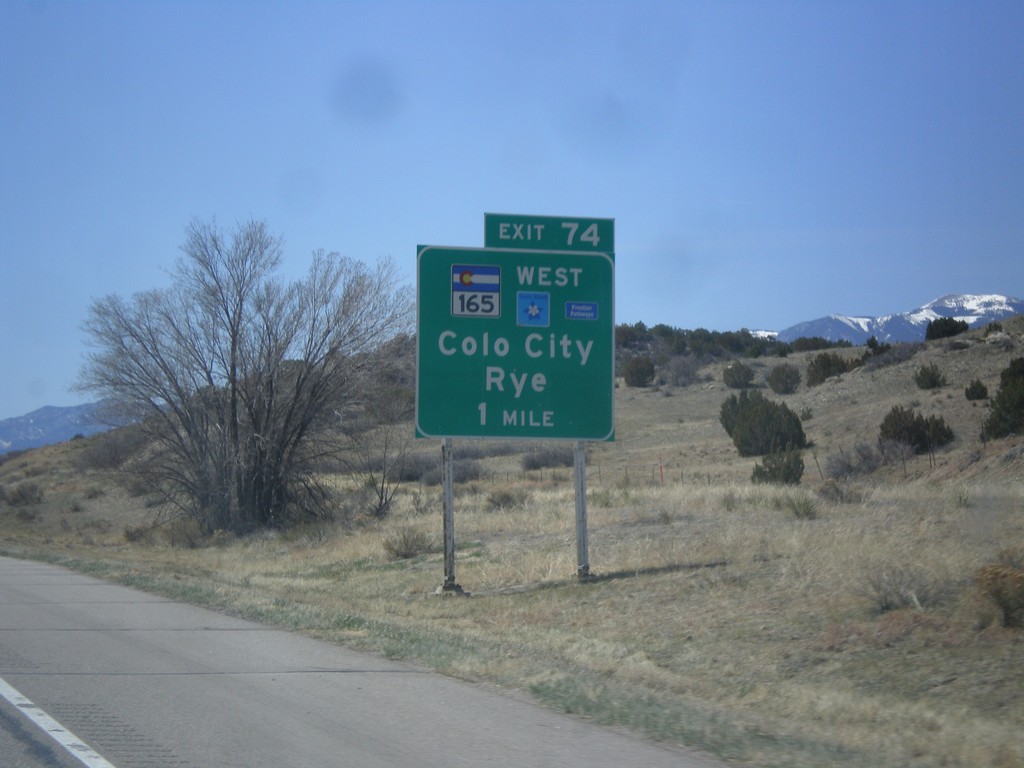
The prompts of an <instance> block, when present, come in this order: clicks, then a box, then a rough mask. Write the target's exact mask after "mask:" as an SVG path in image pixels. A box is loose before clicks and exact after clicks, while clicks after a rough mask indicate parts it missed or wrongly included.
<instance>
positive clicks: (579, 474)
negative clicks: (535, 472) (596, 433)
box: [572, 440, 590, 581]
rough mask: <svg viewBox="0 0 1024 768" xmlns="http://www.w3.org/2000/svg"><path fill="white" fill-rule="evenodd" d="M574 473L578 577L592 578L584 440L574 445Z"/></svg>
mask: <svg viewBox="0 0 1024 768" xmlns="http://www.w3.org/2000/svg"><path fill="white" fill-rule="evenodd" d="M572 459H573V462H572V463H573V474H574V476H575V481H576V483H575V486H576V578H578V579H579V580H580V581H586V580H587V579H589V578H590V555H589V554H588V552H587V452H586V449H585V448H584V446H583V441H582V440H577V441H576V443H574V444H573V447H572Z"/></svg>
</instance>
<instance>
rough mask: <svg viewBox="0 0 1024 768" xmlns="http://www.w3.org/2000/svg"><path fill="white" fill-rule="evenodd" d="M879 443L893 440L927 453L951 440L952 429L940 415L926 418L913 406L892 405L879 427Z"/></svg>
mask: <svg viewBox="0 0 1024 768" xmlns="http://www.w3.org/2000/svg"><path fill="white" fill-rule="evenodd" d="M878 439H879V442H880V443H883V444H884V443H887V442H895V443H900V444H903V445H909V446H910V447H911V448H913V449H914V453H928V451H930V450H932V449H934V448H940V447H941V446H943V445H947V444H948V443H951V442H953V430H952V429H951V428H950V427H949V426H947V424H946V422H945V420H944V419H943V418H942V417H941V416H929V417H928V418H927V419H926V418H925V417H924V416H922V415H921V414H919V413H916V412H915V411H914V409H913V408H902V407H900V406H898V405H894V406H893V407H892V410H891V411H889V414H888V415H887V416H886V417H885V418H884V419H883V420H882V424H881V426H880V427H879V433H878Z"/></svg>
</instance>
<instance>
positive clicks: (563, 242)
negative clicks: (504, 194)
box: [484, 213, 615, 261]
mask: <svg viewBox="0 0 1024 768" xmlns="http://www.w3.org/2000/svg"><path fill="white" fill-rule="evenodd" d="M484 245H485V246H486V247H487V248H516V249H527V250H537V251H584V252H589V253H604V254H608V256H609V257H611V259H612V260H613V261H614V259H615V255H614V254H615V219H588V218H580V217H578V216H576V217H573V216H523V215H521V214H516V213H485V214H484Z"/></svg>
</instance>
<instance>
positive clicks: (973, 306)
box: [777, 294, 1024, 345]
mask: <svg viewBox="0 0 1024 768" xmlns="http://www.w3.org/2000/svg"><path fill="white" fill-rule="evenodd" d="M1019 314H1024V300H1022V299H1015V298H1011V297H1009V296H1000V295H998V294H987V295H976V294H951V295H949V296H942V297H941V298H938V299H935V300H934V301H929V302H928V303H927V304H925V305H924V306H923V307H920V308H918V309H915V310H912V311H910V312H901V313H899V314H895V315H883V316H881V317H851V316H847V315H829V316H827V317H820V318H818V319H817V320H809V321H807V322H805V323H797V324H796V325H794V326H791V327H789V328H786V329H785V330H782V331H779V334H778V337H777V338H778V339H779V341H793V340H794V339H799V338H801V337H821V338H824V339H829V340H830V341H849V342H850V343H852V344H858V345H859V344H864V343H866V342H867V340H868V339H870V338H871V337H872V336H874V337H875V338H876V339H878V341H880V342H882V343H892V342H900V341H923V340H924V334H925V331H926V330H927V329H928V323H930V322H931V321H932V320H936V319H938V318H940V317H952V318H955V319H956V320H964V321H966V323H967V324H968V325H969V326H971V327H974V326H979V325H986V324H988V323H991V322H992V321H993V320H999V319H1001V318H1004V317H1011V316H1013V315H1019Z"/></svg>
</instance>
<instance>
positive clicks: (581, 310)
mask: <svg viewBox="0 0 1024 768" xmlns="http://www.w3.org/2000/svg"><path fill="white" fill-rule="evenodd" d="M565 319H566V320H597V302H596V301H567V302H565Z"/></svg>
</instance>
